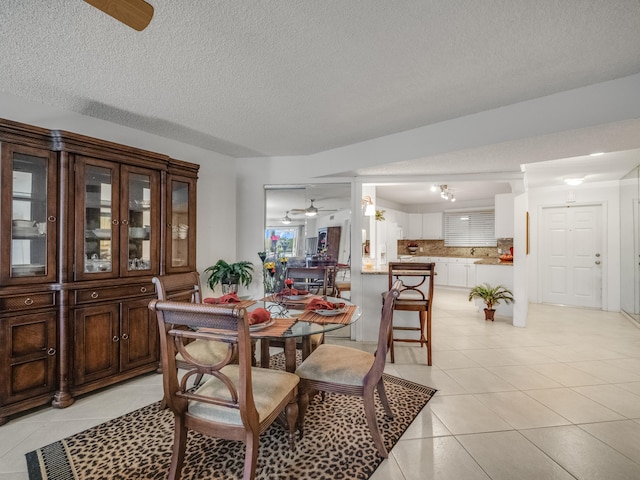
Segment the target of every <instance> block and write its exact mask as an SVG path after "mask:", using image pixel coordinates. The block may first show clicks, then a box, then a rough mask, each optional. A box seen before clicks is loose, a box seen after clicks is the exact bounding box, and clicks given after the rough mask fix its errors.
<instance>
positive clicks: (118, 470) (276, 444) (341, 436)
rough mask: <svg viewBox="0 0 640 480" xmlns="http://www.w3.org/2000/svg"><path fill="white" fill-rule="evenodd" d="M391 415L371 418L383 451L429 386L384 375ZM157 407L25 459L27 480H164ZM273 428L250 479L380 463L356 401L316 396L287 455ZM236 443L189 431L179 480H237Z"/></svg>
mask: <svg viewBox="0 0 640 480" xmlns="http://www.w3.org/2000/svg"><path fill="white" fill-rule="evenodd" d="M384 383H385V389H386V391H387V396H388V398H389V403H390V404H391V409H392V411H393V414H394V418H393V419H388V418H387V417H386V416H385V415H384V411H383V409H382V405H381V404H380V402H379V401H377V402H376V405H377V418H378V425H379V427H380V431H381V433H382V436H383V438H384V439H385V445H386V447H387V449H388V450H390V449H391V448H392V447H393V446H394V445H395V443H396V442H397V441H398V439H399V438H400V437H401V435H402V434H403V433H404V431H405V430H406V429H407V427H408V426H409V424H410V423H411V422H412V420H413V419H414V418H415V417H416V415H418V413H419V412H420V410H422V408H423V407H424V406H425V405H426V404H427V402H428V401H429V399H430V398H431V397H432V396H433V394H434V393H435V390H434V389H432V388H429V387H425V386H422V385H418V384H415V383H412V382H408V381H406V380H403V379H400V378H397V377H393V376H390V375H385V376H384ZM158 407H159V402H158V403H154V404H152V405H148V406H146V407H143V408H141V409H139V410H136V411H133V412H131V413H128V414H126V415H124V416H122V417H119V418H115V419H113V420H111V421H108V422H106V423H103V424H101V425H98V426H97V427H93V428H91V429H89V430H86V431H84V432H81V433H78V434H76V435H73V436H71V437H68V438H65V439H63V440H61V441H59V442H55V443H53V444H51V445H47V446H45V447H42V448H40V449H38V450H36V451H34V452H30V453H28V454H27V464H28V467H29V479H30V480H98V479H105V480H106V479H108V480H152V479H157V480H161V479H166V478H167V472H168V470H169V464H170V461H171V449H172V444H173V415H172V414H171V412H170V410H168V409H166V410H160V409H159V408H158ZM286 438H287V437H286V434H285V431H284V428H283V427H282V426H281V425H280V424H278V422H275V423H274V424H273V425H272V426H271V427H270V428H269V429H268V430H267V431H266V432H265V433H264V434H263V435H262V436H261V437H260V448H259V454H258V466H257V471H256V479H261V480H274V479H279V480H280V479H281V480H286V479H291V480H293V479H296V480H300V479H318V480H320V479H345V480H346V479H349V480H351V479H367V478H369V477H370V476H371V475H372V474H373V472H374V471H375V469H376V468H377V467H378V465H379V464H380V463H381V462H382V458H380V457H379V456H378V453H377V450H376V448H375V446H374V444H373V440H372V439H371V435H370V433H369V429H368V428H367V424H366V421H365V418H364V408H363V406H362V399H360V398H357V397H349V396H344V395H337V394H327V395H326V397H325V399H324V401H323V400H322V399H321V397H320V395H318V396H316V397H315V398H314V400H313V401H312V403H311V404H310V405H309V409H308V410H307V414H306V416H305V435H304V437H303V438H302V439H301V440H299V441H298V442H297V443H296V450H295V451H294V452H292V451H291V450H290V449H289V445H288V442H287V439H286ZM244 450H245V449H244V444H243V443H242V442H237V441H230V440H221V439H215V438H211V437H207V436H205V435H202V434H200V433H198V432H193V431H190V432H189V437H188V446H187V452H186V456H185V461H184V467H183V470H182V479H183V480H190V479H194V480H195V479H202V478H206V479H237V478H242V474H243V467H244Z"/></svg>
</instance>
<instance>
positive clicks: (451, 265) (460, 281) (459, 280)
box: [447, 262, 468, 287]
mask: <svg viewBox="0 0 640 480" xmlns="http://www.w3.org/2000/svg"><path fill="white" fill-rule="evenodd" d="M467 270H468V268H467V264H466V263H459V262H448V265H447V274H448V275H447V277H448V285H449V286H451V287H466V286H467Z"/></svg>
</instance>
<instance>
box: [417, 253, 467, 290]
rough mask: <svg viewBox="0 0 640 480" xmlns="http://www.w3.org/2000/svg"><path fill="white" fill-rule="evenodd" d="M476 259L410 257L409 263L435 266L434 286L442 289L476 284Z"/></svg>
mask: <svg viewBox="0 0 640 480" xmlns="http://www.w3.org/2000/svg"><path fill="white" fill-rule="evenodd" d="M476 260H477V259H476V258H459V257H411V260H410V261H411V262H424V263H430V262H433V263H435V264H436V279H435V285H438V286H442V287H465V288H467V287H473V286H474V285H475V284H476V268H475V267H476V266H475V264H474V263H475V262H476Z"/></svg>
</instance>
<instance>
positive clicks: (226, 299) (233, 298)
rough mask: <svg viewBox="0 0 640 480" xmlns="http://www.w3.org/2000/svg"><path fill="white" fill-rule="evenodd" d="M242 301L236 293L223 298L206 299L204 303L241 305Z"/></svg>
mask: <svg viewBox="0 0 640 480" xmlns="http://www.w3.org/2000/svg"><path fill="white" fill-rule="evenodd" d="M240 302H241V300H240V299H239V298H238V294H237V293H235V292H232V293H227V294H226V295H223V296H221V297H218V298H215V297H209V298H205V299H204V303H240Z"/></svg>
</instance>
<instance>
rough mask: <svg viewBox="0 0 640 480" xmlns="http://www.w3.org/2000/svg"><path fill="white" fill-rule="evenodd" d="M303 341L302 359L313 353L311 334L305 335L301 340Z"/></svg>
mask: <svg viewBox="0 0 640 480" xmlns="http://www.w3.org/2000/svg"><path fill="white" fill-rule="evenodd" d="M300 342H301V343H302V360H304V359H305V358H307V357H308V356H309V355H310V354H311V335H305V336H304V337H302V339H301V340H300Z"/></svg>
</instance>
